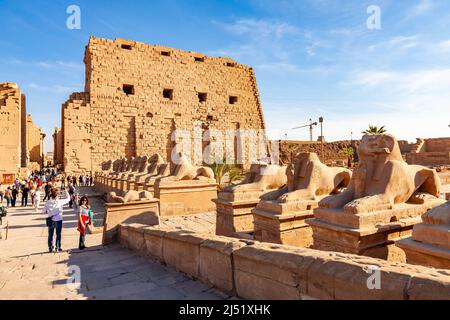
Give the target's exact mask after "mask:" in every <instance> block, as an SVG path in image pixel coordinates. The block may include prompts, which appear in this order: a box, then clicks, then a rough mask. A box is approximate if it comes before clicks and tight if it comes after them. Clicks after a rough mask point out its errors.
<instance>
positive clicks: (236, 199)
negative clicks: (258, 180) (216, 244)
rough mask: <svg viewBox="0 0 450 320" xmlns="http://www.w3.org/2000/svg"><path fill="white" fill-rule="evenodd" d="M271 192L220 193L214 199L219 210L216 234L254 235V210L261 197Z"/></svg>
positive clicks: (229, 235)
mask: <svg viewBox="0 0 450 320" xmlns="http://www.w3.org/2000/svg"><path fill="white" fill-rule="evenodd" d="M270 191H271V190H266V191H234V192H220V193H219V197H218V198H217V199H213V201H214V203H215V204H216V208H217V218H216V234H217V235H221V236H227V237H232V236H235V235H236V234H237V233H249V234H251V233H253V215H252V209H254V208H255V207H256V205H257V204H258V202H259V201H260V199H259V197H260V196H262V195H264V194H265V193H267V192H270Z"/></svg>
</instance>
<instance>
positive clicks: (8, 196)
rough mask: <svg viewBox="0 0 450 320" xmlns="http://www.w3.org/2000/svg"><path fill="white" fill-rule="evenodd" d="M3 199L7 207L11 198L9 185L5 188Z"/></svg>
mask: <svg viewBox="0 0 450 320" xmlns="http://www.w3.org/2000/svg"><path fill="white" fill-rule="evenodd" d="M5 199H6V207H7V208H9V206H10V205H11V200H12V192H11V187H8V188H6V190H5Z"/></svg>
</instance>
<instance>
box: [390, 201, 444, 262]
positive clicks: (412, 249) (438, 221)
mask: <svg viewBox="0 0 450 320" xmlns="http://www.w3.org/2000/svg"><path fill="white" fill-rule="evenodd" d="M397 246H399V247H400V248H402V249H403V250H404V251H405V252H406V258H407V261H408V263H412V264H421V265H425V266H430V267H435V268H445V269H450V202H447V203H446V204H443V205H441V206H439V207H436V208H434V209H432V210H430V211H429V212H427V213H425V214H424V215H423V216H422V223H420V224H417V225H415V226H414V229H413V233H412V237H410V238H407V239H404V240H401V241H399V242H397Z"/></svg>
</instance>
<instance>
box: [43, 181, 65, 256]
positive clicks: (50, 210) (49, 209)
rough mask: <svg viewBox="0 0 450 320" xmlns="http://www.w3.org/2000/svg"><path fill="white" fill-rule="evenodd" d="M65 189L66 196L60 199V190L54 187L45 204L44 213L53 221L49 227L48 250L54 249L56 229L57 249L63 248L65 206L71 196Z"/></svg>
mask: <svg viewBox="0 0 450 320" xmlns="http://www.w3.org/2000/svg"><path fill="white" fill-rule="evenodd" d="M64 191H65V198H64V199H58V191H57V190H56V189H52V190H51V191H50V200H47V202H46V203H45V205H44V209H43V210H42V211H43V213H46V214H47V218H51V223H50V225H49V227H48V250H49V252H52V251H53V234H54V231H55V229H56V251H62V249H61V231H62V223H63V206H64V205H66V204H68V203H69V201H70V196H69V193H68V192H67V190H64Z"/></svg>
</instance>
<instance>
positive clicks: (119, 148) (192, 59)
mask: <svg viewBox="0 0 450 320" xmlns="http://www.w3.org/2000/svg"><path fill="white" fill-rule="evenodd" d="M84 62H85V65H86V83H85V93H84V95H85V98H84V100H83V104H84V105H85V107H84V108H85V110H84V111H83V112H80V110H79V109H76V108H77V104H76V103H74V101H71V100H69V101H68V102H67V103H66V104H65V105H64V106H63V110H64V115H63V119H62V120H63V130H62V132H63V140H64V148H63V149H64V151H63V152H64V164H65V171H66V172H77V171H84V170H89V169H90V167H89V166H86V159H87V158H90V157H91V155H92V166H93V170H92V171H98V170H100V167H101V163H102V162H104V161H108V160H113V159H117V158H120V157H123V156H127V157H131V156H139V155H144V154H145V155H152V154H154V153H160V154H161V155H162V156H163V157H164V158H165V160H166V161H169V160H170V152H171V150H172V147H173V143H172V142H171V141H170V138H171V134H172V132H173V131H174V130H175V129H182V130H188V131H189V132H191V135H192V136H193V132H194V122H196V121H200V122H201V127H200V131H201V132H204V131H205V130H206V129H208V128H210V129H218V130H221V131H222V132H223V133H225V130H227V129H228V130H229V129H232V130H235V129H240V130H247V129H265V124H264V118H263V113H262V108H261V104H260V98H259V93H258V89H257V84H256V78H255V74H254V71H253V69H252V68H249V67H247V66H245V65H241V64H239V63H237V62H235V61H233V60H230V59H227V58H214V57H208V56H205V55H203V54H201V53H195V52H187V51H182V50H177V49H174V48H168V47H162V46H155V45H149V44H145V43H140V42H135V41H130V40H125V39H116V40H108V39H102V38H95V37H91V38H90V41H89V44H88V46H87V47H86V52H85V58H84ZM74 108H75V109H74ZM72 109H73V110H72ZM78 113H79V114H80V117H81V113H82V114H83V118H84V121H85V123H84V125H83V123H82V121H81V119H77V118H76V116H74V115H73V114H78ZM69 117H70V120H69ZM87 127H90V128H91V131H90V132H89V133H88V132H87V131H88V130H87ZM72 128H74V130H73V131H75V132H76V134H73V133H71V131H72ZM263 132H264V131H263ZM79 134H81V136H82V137H80V135H79ZM200 143H201V141H200ZM75 147H76V148H77V149H78V150H80V151H78V152H76V151H75ZM91 147H92V149H91ZM81 150H84V151H83V152H82V151H81Z"/></svg>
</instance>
